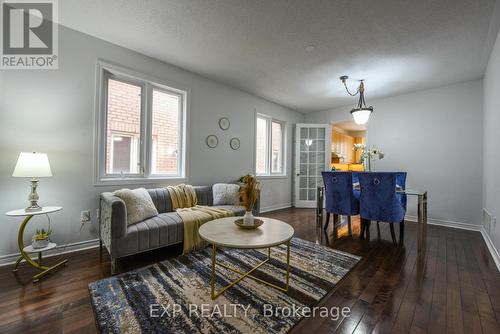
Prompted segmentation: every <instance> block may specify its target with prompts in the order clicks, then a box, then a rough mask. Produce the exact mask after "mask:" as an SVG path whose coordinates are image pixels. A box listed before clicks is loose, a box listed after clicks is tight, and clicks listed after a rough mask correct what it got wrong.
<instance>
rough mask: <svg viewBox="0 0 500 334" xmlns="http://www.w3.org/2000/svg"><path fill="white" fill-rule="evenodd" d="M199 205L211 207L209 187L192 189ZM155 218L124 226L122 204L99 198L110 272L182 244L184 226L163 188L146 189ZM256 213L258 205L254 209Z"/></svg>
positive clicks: (101, 234)
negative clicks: (119, 263)
mask: <svg viewBox="0 0 500 334" xmlns="http://www.w3.org/2000/svg"><path fill="white" fill-rule="evenodd" d="M195 191H196V196H197V200H198V205H208V206H213V193H212V187H211V186H195ZM148 192H149V194H150V195H151V199H152V200H153V203H154V204H155V206H156V209H157V210H158V215H157V216H155V217H152V218H149V219H146V220H143V221H142V222H139V223H136V224H133V225H130V226H128V227H127V209H126V207H125V203H124V202H123V201H122V200H121V199H120V198H118V197H117V196H114V195H113V193H110V192H105V193H102V194H101V196H100V210H99V212H100V219H99V239H100V242H101V247H102V244H104V245H105V246H106V248H107V250H108V252H109V254H110V256H111V273H112V274H113V273H114V271H115V264H116V260H117V259H119V258H123V257H125V256H129V255H134V254H138V253H141V252H145V251H149V250H152V249H157V248H161V247H165V246H171V245H175V244H181V243H182V242H183V240H184V227H183V225H182V224H183V223H182V220H181V218H180V216H179V215H178V214H177V213H176V212H173V211H172V204H171V201H170V195H169V193H168V190H167V189H165V188H156V189H148ZM214 207H216V208H226V209H229V210H232V211H233V212H234V214H235V215H236V216H242V215H243V214H244V213H245V209H244V208H243V207H240V206H233V205H219V206H214ZM254 211H255V213H258V212H259V203H258V202H257V204H256V207H255V208H254Z"/></svg>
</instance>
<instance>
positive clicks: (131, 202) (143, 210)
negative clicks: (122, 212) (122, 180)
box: [114, 188, 158, 226]
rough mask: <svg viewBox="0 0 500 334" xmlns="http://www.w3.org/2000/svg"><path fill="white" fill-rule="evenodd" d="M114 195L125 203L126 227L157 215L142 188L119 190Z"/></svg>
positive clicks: (146, 192) (150, 200)
mask: <svg viewBox="0 0 500 334" xmlns="http://www.w3.org/2000/svg"><path fill="white" fill-rule="evenodd" d="M114 194H115V196H117V197H119V198H121V199H122V200H123V201H124V202H125V206H126V208H127V226H129V225H132V224H135V223H138V222H140V221H143V220H144V219H148V218H151V217H154V216H156V215H158V210H156V207H155V205H154V203H153V200H152V199H151V196H150V195H149V193H148V191H147V190H146V189H144V188H138V189H134V190H130V189H121V190H117V191H115V192H114Z"/></svg>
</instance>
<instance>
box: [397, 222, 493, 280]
mask: <svg viewBox="0 0 500 334" xmlns="http://www.w3.org/2000/svg"><path fill="white" fill-rule="evenodd" d="M405 220H408V221H412V222H417V217H415V216H406V217H405ZM427 223H428V224H429V225H438V226H444V227H450V228H458V229H461V230H468V231H477V232H480V233H481V235H482V236H483V239H484V242H485V244H486V247H488V250H489V251H490V254H491V257H492V258H493V261H495V265H496V266H497V269H498V271H500V253H499V252H498V250H497V249H496V248H495V245H494V244H493V241H492V240H491V238H490V236H489V235H488V232H486V230H485V229H484V226H482V225H474V224H466V223H460V222H455V221H451V220H441V219H432V218H429V219H427Z"/></svg>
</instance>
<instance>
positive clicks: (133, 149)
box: [109, 132, 139, 175]
mask: <svg viewBox="0 0 500 334" xmlns="http://www.w3.org/2000/svg"><path fill="white" fill-rule="evenodd" d="M115 137H127V138H130V166H133V165H134V164H135V165H136V166H138V165H139V161H136V160H138V159H137V157H138V153H139V152H137V141H138V140H139V138H138V137H137V136H132V135H130V134H128V133H127V134H122V133H120V132H115V133H112V134H111V147H110V151H109V155H110V157H111V161H110V164H109V169H111V170H113V161H114V159H113V157H114V149H115V145H114V142H115ZM131 174H133V173H131ZM129 175H130V174H129Z"/></svg>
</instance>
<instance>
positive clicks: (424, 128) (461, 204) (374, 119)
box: [306, 81, 483, 225]
mask: <svg viewBox="0 0 500 334" xmlns="http://www.w3.org/2000/svg"><path fill="white" fill-rule="evenodd" d="M481 85H482V84H481V81H471V82H465V83H460V84H456V85H450V86H446V87H441V88H436V89H431V90H425V91H421V92H416V93H411V94H406V95H400V96H396V97H391V98H385V99H380V100H370V97H369V96H367V99H368V102H369V103H370V104H371V105H373V106H374V108H375V111H374V112H373V115H372V116H371V118H370V121H369V123H368V133H367V140H368V145H370V146H371V145H374V146H375V147H377V148H380V149H382V150H383V151H384V152H385V158H384V159H383V160H380V161H375V162H374V164H373V167H374V168H373V169H374V170H387V171H390V170H403V171H408V187H409V188H414V189H426V190H428V192H429V218H430V219H432V220H434V221H436V222H437V223H444V224H454V225H460V224H473V225H478V224H480V222H481V192H482V190H481V182H482V167H481V164H482V127H483V120H482V86H481ZM368 93H369V92H368ZM353 103H354V100H353ZM349 110H350V107H344V108H337V109H334V110H329V111H323V112H318V113H313V114H309V115H307V116H306V121H307V122H315V123H331V122H338V121H345V120H349V119H350V114H349ZM410 204H411V203H410ZM414 208H415V206H414V205H409V207H408V209H409V212H408V214H409V215H410V216H416V212H415V210H414Z"/></svg>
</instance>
